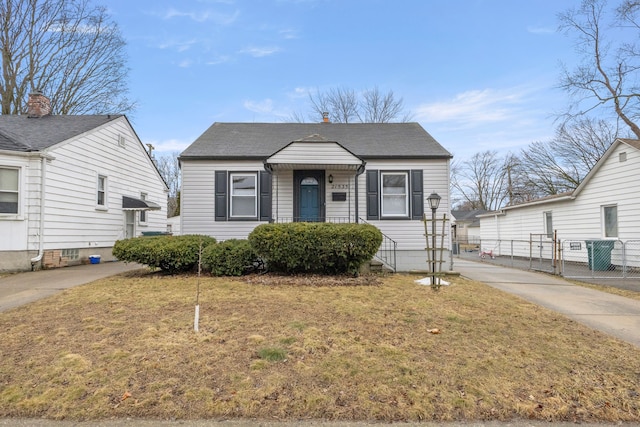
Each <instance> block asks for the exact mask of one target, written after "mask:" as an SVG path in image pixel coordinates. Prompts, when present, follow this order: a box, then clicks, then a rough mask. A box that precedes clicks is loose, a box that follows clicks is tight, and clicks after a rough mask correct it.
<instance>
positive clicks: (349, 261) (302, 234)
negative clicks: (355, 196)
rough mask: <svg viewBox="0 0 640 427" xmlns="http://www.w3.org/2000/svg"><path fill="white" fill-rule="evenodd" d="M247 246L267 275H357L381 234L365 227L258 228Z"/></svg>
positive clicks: (294, 225)
mask: <svg viewBox="0 0 640 427" xmlns="http://www.w3.org/2000/svg"><path fill="white" fill-rule="evenodd" d="M249 242H250V243H251V246H253V248H254V250H255V251H256V253H257V254H258V256H259V257H261V258H262V259H264V260H265V262H266V263H267V267H268V269H269V270H271V271H278V272H283V273H287V274H293V273H322V274H344V273H350V274H357V272H358V270H359V268H360V266H361V265H362V264H363V263H365V262H367V261H369V260H370V259H371V258H373V256H374V255H375V253H376V252H377V251H378V248H379V247H380V244H381V243H382V233H381V232H380V230H378V229H377V228H376V227H374V226H372V225H369V224H331V223H317V222H293V223H287V224H262V225H259V226H258V227H256V228H255V229H254V230H253V231H252V232H251V234H249Z"/></svg>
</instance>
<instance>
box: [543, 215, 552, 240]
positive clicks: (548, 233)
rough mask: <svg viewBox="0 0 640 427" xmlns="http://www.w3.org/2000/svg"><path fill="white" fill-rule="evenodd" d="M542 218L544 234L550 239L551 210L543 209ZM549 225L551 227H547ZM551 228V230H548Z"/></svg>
mask: <svg viewBox="0 0 640 427" xmlns="http://www.w3.org/2000/svg"><path fill="white" fill-rule="evenodd" d="M548 216H550V217H551V224H549V221H548ZM542 220H543V225H544V234H545V235H546V236H547V237H548V238H550V239H552V238H553V211H544V212H542ZM549 225H551V227H549ZM549 228H551V230H549Z"/></svg>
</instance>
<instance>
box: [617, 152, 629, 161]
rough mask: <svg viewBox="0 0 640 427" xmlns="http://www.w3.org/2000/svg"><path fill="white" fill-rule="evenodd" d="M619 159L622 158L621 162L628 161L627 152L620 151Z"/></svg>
mask: <svg viewBox="0 0 640 427" xmlns="http://www.w3.org/2000/svg"><path fill="white" fill-rule="evenodd" d="M618 159H619V160H620V163H622V162H626V161H627V152H626V151H623V152H622V153H620V155H619V156H618Z"/></svg>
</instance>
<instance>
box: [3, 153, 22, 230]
mask: <svg viewBox="0 0 640 427" xmlns="http://www.w3.org/2000/svg"><path fill="white" fill-rule="evenodd" d="M0 168H1V169H12V170H17V171H18V190H17V193H18V209H17V210H18V212H16V213H12V212H0V219H3V220H16V219H23V218H22V200H23V195H24V188H23V185H22V184H23V180H22V174H23V168H22V167H20V166H12V165H4V164H3V165H0Z"/></svg>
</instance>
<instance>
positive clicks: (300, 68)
mask: <svg viewBox="0 0 640 427" xmlns="http://www.w3.org/2000/svg"><path fill="white" fill-rule="evenodd" d="M577 4H578V1H577V0H534V1H523V0H180V1H178V0H127V1H125V0H110V1H109V2H108V3H106V5H107V7H108V9H109V12H110V13H111V15H112V17H113V19H114V20H115V21H116V22H117V23H118V24H119V26H120V28H121V30H122V33H123V36H124V37H125V39H126V41H127V43H128V45H127V51H128V56H129V66H130V68H131V73H130V89H131V94H130V95H131V97H132V98H134V99H135V100H137V101H138V108H137V110H136V111H135V112H134V113H133V114H131V115H130V117H129V118H130V120H131V121H132V123H133V126H134V128H135V129H136V132H137V133H138V135H139V136H140V138H141V139H142V141H143V142H144V143H152V144H154V146H155V147H156V150H157V152H160V153H170V152H175V151H181V150H183V149H184V148H186V146H188V145H189V144H190V143H191V142H193V141H194V140H195V139H196V138H197V137H198V136H199V135H200V134H202V133H203V132H204V131H205V130H206V129H207V128H208V127H209V126H210V125H211V124H212V123H214V122H216V121H219V122H283V121H287V119H288V118H290V117H291V114H292V113H294V112H298V113H301V114H305V113H307V112H309V101H308V94H309V92H313V93H315V92H316V91H317V90H320V91H326V90H329V89H331V88H337V87H341V88H349V89H354V90H357V91H360V90H365V89H371V88H373V87H378V88H379V89H380V91H381V92H383V93H386V92H387V91H389V90H391V91H393V92H394V94H395V96H396V98H402V99H403V100H404V105H405V110H406V111H407V112H410V113H411V114H412V120H413V121H416V122H418V123H420V124H421V125H422V126H423V127H424V128H425V129H426V130H427V131H428V132H429V133H430V134H431V135H433V136H434V137H435V138H436V140H438V141H439V142H440V143H441V144H442V145H443V146H444V147H445V148H446V149H448V150H449V151H450V152H451V153H452V154H454V156H455V158H456V159H459V160H464V159H465V158H468V157H470V156H472V155H473V154H474V153H476V152H479V151H484V150H489V149H495V150H499V151H501V152H506V151H513V152H517V151H518V150H519V149H521V148H523V147H525V146H526V145H527V144H529V143H530V142H533V141H542V140H548V139H549V138H551V137H552V136H553V132H554V129H555V123H554V118H555V114H556V113H558V112H560V111H562V109H563V107H564V106H565V105H566V103H567V100H568V99H567V95H566V94H565V93H564V92H562V91H561V90H560V89H558V88H557V85H558V77H559V74H560V70H561V68H560V64H561V62H564V63H567V64H569V65H571V64H575V61H576V55H575V53H574V46H573V40H572V39H570V38H567V37H566V36H565V35H563V34H562V33H559V32H557V31H556V30H557V26H558V19H557V14H558V13H559V12H562V11H565V10H566V9H568V8H570V7H574V6H577ZM305 115H306V114H305Z"/></svg>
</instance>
